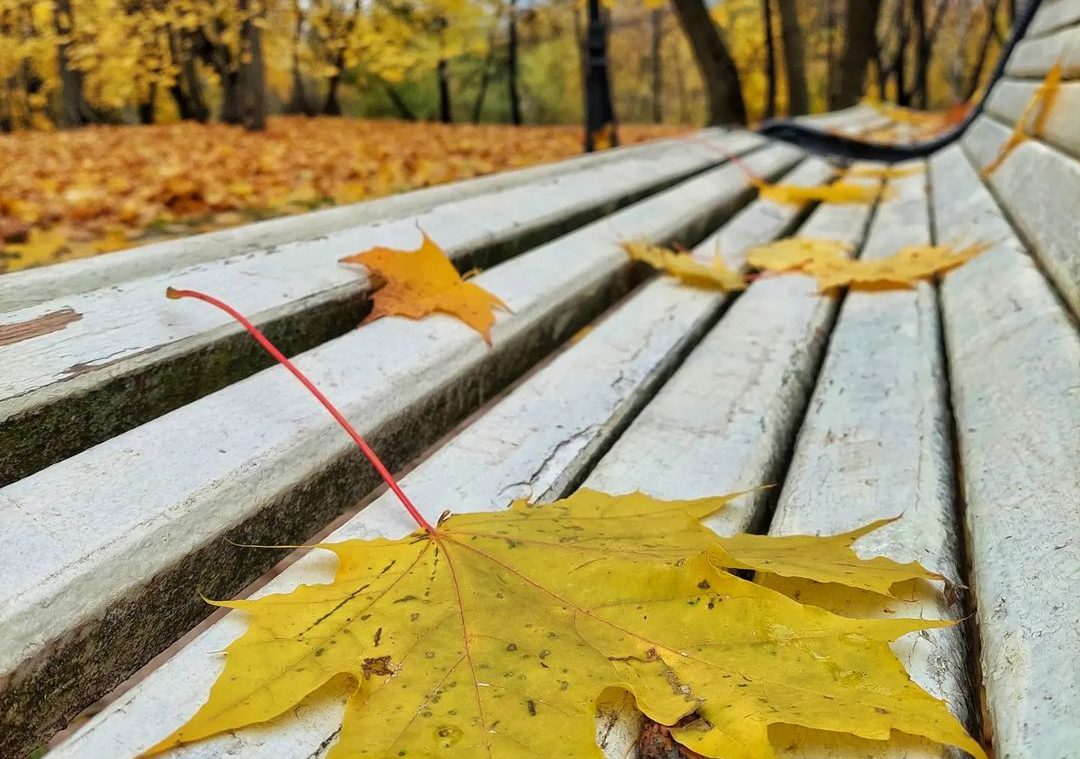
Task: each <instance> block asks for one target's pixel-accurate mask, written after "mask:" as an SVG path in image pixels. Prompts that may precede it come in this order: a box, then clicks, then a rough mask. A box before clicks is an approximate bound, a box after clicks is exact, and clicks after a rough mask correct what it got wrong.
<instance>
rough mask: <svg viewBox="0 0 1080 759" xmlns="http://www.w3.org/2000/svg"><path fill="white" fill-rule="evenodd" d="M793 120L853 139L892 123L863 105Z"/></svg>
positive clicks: (798, 117)
mask: <svg viewBox="0 0 1080 759" xmlns="http://www.w3.org/2000/svg"><path fill="white" fill-rule="evenodd" d="M793 120H794V121H797V122H800V123H803V124H807V125H808V126H812V127H816V128H817V129H822V130H825V131H835V132H838V133H840V134H846V135H850V136H852V137H857V136H858V135H859V134H862V133H863V132H866V131H868V130H871V129H880V128H882V127H885V126H888V125H889V124H890V123H892V122H891V121H890V120H889V119H888V118H887V117H885V116H883V115H882V114H881V113H879V112H878V111H877V110H875V109H874V108H871V107H870V106H867V105H862V104H859V105H855V106H852V107H851V108H845V109H843V110H841V111H833V112H831V113H818V114H813V115H808V116H796V117H795V118H794V119H793Z"/></svg>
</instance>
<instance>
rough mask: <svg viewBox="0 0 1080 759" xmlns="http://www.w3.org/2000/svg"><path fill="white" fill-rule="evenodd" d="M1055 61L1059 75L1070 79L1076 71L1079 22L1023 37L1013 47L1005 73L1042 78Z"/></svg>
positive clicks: (1079, 49)
mask: <svg viewBox="0 0 1080 759" xmlns="http://www.w3.org/2000/svg"><path fill="white" fill-rule="evenodd" d="M1055 63H1060V64H1061V70H1062V75H1063V76H1064V77H1065V78H1066V79H1072V78H1075V77H1076V76H1078V75H1080V26H1068V27H1065V28H1063V29H1058V30H1057V31H1056V32H1051V33H1050V34H1048V35H1046V36H1044V37H1034V38H1031V39H1027V38H1025V39H1024V40H1022V41H1021V42H1020V43H1019V44H1018V45H1017V46H1016V48H1015V49H1014V50H1013V54H1012V56H1010V57H1009V62H1008V64H1007V65H1006V66H1005V73H1006V74H1008V75H1009V76H1023V77H1029V78H1036V79H1042V78H1043V77H1044V76H1046V72H1048V71H1049V70H1050V67H1051V66H1053V65H1054V64H1055Z"/></svg>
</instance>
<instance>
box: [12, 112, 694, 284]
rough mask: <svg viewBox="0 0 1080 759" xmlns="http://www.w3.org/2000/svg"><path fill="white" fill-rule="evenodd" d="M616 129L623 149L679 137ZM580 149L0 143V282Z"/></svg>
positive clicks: (230, 136)
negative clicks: (13, 274) (26, 271)
mask: <svg viewBox="0 0 1080 759" xmlns="http://www.w3.org/2000/svg"><path fill="white" fill-rule="evenodd" d="M685 131H686V128H685V127H672V126H631V125H628V126H625V127H622V128H620V133H619V137H620V139H621V141H622V142H623V143H624V144H631V143H635V142H642V141H644V140H648V139H654V138H657V137H664V136H669V135H672V134H677V133H680V132H685ZM580 152H581V129H580V127H577V126H569V125H566V126H528V127H512V126H503V125H480V126H474V125H465V124H462V125H458V124H454V125H444V124H430V123H406V122H395V121H367V120H358V119H337V118H314V119H308V118H302V117H278V118H273V119H271V120H270V125H269V128H268V129H267V130H266V131H265V132H263V133H257V134H250V133H247V132H244V131H243V130H242V129H240V128H239V127H232V126H226V125H223V124H205V125H204V124H196V123H178V124H168V125H162V126H110V127H89V128H86V129H80V130H77V131H71V132H52V133H49V132H23V133H17V134H10V135H0V272H2V271H14V270H17V269H23V268H27V267H30V266H41V265H45V264H49V263H55V262H57V261H62V260H66V259H70V258H80V257H85V256H91V255H96V254H99V253H105V252H110V251H113V250H119V249H122V248H126V247H131V246H134V245H142V244H146V243H147V242H153V241H155V240H159V239H163V238H167V237H177V236H182V235H187V234H194V233H196V232H203V231H209V230H213V229H220V228H223V227H228V226H233V225H236V224H242V223H244V222H247V221H251V220H253V219H260V218H267V217H271V216H281V215H285V214H292V213H301V212H304V211H308V210H311V209H313V208H318V207H322V206H327V205H335V204H340V203H352V202H356V201H359V200H367V199H370V198H375V197H379V196H382V195H389V194H391V193H396V192H403V191H406V190H411V189H415V188H418V187H427V186H430V185H436V184H441V183H443V182H450V181H454V180H457V179H465V178H467V177H473V176H477V175H480V174H488V173H491V172H495V171H505V170H507V169H515V168H521V167H523V166H530V165H533V164H537V163H543V162H546V161H554V160H558V159H561V158H568V157H571V156H574V155H577V154H579V153H580Z"/></svg>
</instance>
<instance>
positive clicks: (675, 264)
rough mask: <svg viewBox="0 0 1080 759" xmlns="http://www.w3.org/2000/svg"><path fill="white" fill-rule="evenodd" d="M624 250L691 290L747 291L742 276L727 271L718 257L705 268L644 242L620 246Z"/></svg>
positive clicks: (690, 258)
mask: <svg viewBox="0 0 1080 759" xmlns="http://www.w3.org/2000/svg"><path fill="white" fill-rule="evenodd" d="M623 250H625V251H626V254H627V255H628V256H630V258H632V259H634V260H635V261H642V262H644V263H647V264H648V265H649V266H651V267H653V268H654V269H656V270H657V271H663V272H666V273H668V274H670V275H672V276H673V277H677V278H678V279H679V280H680V281H681V282H685V283H686V284H688V285H692V286H694V287H704V288H708V289H713V290H723V291H724V292H731V291H734V290H745V289H746V281H745V280H744V279H743V277H742V275H741V274H739V273H738V272H737V271H732V270H731V269H729V268H728V266H727V264H725V263H724V259H723V257H722V256H720V255H719V254H717V255H716V256H714V257H713V259H712V261H711V262H709V263H707V264H706V263H702V262H701V261H698V260H697V259H696V258H694V256H693V255H691V254H690V253H680V252H678V251H675V250H672V249H670V248H665V247H662V246H660V245H652V244H650V243H646V242H627V243H623Z"/></svg>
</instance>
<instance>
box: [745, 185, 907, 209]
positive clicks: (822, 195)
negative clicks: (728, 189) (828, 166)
mask: <svg viewBox="0 0 1080 759" xmlns="http://www.w3.org/2000/svg"><path fill="white" fill-rule="evenodd" d="M750 181H751V182H752V183H753V185H754V186H755V187H757V189H758V195H759V196H760V197H761V198H763V199H765V200H771V201H772V202H774V203H786V204H788V205H797V206H801V205H805V204H806V203H836V204H846V203H873V202H874V201H875V200H877V199H878V197H884V196H885V195H887V191H882V190H881V188H879V187H877V186H875V185H861V184H854V183H852V182H843V181H840V182H833V183H832V184H821V185H796V184H770V183H769V182H766V181H764V180H762V179H751V180H750Z"/></svg>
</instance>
